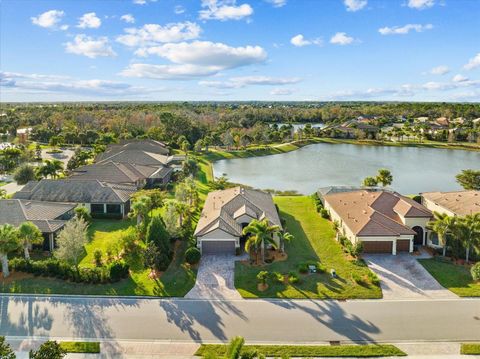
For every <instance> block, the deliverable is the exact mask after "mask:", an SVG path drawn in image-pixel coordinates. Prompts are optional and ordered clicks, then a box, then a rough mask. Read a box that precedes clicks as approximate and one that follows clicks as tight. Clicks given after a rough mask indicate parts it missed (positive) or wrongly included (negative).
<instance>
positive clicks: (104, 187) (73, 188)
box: [14, 178, 136, 203]
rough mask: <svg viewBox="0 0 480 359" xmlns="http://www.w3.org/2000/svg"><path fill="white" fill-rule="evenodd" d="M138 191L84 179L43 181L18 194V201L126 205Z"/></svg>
mask: <svg viewBox="0 0 480 359" xmlns="http://www.w3.org/2000/svg"><path fill="white" fill-rule="evenodd" d="M135 191H136V187H135V186H132V185H121V184H111V183H105V182H100V181H98V180H82V179H75V178H70V179H60V180H52V179H42V180H41V181H31V182H29V183H27V185H26V186H25V187H24V188H23V189H22V190H21V191H18V192H17V193H15V194H14V198H16V199H26V200H35V201H49V202H71V203H124V202H127V201H128V200H129V199H130V197H131V195H132V194H133V193H134V192H135Z"/></svg>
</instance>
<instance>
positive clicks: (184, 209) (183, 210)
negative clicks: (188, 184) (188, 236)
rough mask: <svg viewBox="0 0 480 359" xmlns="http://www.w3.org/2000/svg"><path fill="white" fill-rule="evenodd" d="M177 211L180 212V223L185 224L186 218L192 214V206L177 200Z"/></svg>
mask: <svg viewBox="0 0 480 359" xmlns="http://www.w3.org/2000/svg"><path fill="white" fill-rule="evenodd" d="M175 211H176V212H177V213H178V225H179V226H180V227H182V226H183V222H184V219H185V218H186V217H187V216H188V215H189V214H190V206H189V205H188V204H187V203H185V202H178V201H176V202H175Z"/></svg>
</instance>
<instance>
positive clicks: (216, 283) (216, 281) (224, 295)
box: [185, 254, 244, 299]
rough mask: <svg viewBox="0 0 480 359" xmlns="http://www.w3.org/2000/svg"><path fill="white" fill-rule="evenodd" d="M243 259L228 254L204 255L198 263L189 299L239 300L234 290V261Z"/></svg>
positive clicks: (188, 295)
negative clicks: (195, 278) (195, 279)
mask: <svg viewBox="0 0 480 359" xmlns="http://www.w3.org/2000/svg"><path fill="white" fill-rule="evenodd" d="M242 259H244V257H240V256H235V255H233V254H232V255H230V254H205V255H203V256H202V260H201V261H200V267H199V268H198V273H197V281H196V283H195V286H194V287H193V288H192V289H191V290H190V292H188V293H187V295H186V296H185V298H189V299H241V298H242V297H241V296H240V294H239V293H238V291H237V290H236V289H235V285H234V275H235V261H238V260H242Z"/></svg>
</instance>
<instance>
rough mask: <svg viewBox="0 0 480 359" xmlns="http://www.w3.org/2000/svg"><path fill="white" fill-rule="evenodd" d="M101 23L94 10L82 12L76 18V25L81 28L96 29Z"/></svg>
mask: <svg viewBox="0 0 480 359" xmlns="http://www.w3.org/2000/svg"><path fill="white" fill-rule="evenodd" d="M100 25H102V21H101V20H100V19H99V18H98V17H97V14H95V13H94V12H89V13H86V14H83V15H82V16H81V17H80V18H79V19H78V25H77V27H79V28H81V29H86V28H90V29H98V28H99V27H100Z"/></svg>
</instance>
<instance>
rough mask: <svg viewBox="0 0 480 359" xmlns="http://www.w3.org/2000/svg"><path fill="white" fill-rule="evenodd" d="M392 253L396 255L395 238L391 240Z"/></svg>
mask: <svg viewBox="0 0 480 359" xmlns="http://www.w3.org/2000/svg"><path fill="white" fill-rule="evenodd" d="M392 254H393V255H394V256H396V255H397V240H396V239H394V240H393V243H392Z"/></svg>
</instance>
